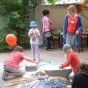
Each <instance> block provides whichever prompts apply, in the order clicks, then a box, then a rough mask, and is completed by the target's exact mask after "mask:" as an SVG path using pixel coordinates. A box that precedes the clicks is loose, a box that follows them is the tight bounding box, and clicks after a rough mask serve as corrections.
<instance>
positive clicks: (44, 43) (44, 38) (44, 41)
mask: <svg viewBox="0 0 88 88" xmlns="http://www.w3.org/2000/svg"><path fill="white" fill-rule="evenodd" d="M43 46H44V47H46V37H45V36H44V34H43Z"/></svg>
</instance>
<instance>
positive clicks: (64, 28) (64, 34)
mask: <svg viewBox="0 0 88 88" xmlns="http://www.w3.org/2000/svg"><path fill="white" fill-rule="evenodd" d="M67 26H68V14H67V15H66V16H65V18H64V24H63V38H64V39H65V37H66V33H67Z"/></svg>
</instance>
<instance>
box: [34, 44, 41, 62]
mask: <svg viewBox="0 0 88 88" xmlns="http://www.w3.org/2000/svg"><path fill="white" fill-rule="evenodd" d="M35 56H36V60H39V61H40V52H39V46H38V44H35Z"/></svg>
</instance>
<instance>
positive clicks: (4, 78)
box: [2, 70, 8, 81]
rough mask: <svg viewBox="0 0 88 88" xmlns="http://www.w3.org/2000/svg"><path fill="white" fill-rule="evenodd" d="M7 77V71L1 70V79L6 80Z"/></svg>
mask: <svg viewBox="0 0 88 88" xmlns="http://www.w3.org/2000/svg"><path fill="white" fill-rule="evenodd" d="M7 77H8V72H7V71H5V70H4V71H3V74H2V79H3V80H4V81H6V80H7Z"/></svg>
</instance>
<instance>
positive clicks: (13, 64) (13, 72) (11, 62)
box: [2, 46, 38, 81]
mask: <svg viewBox="0 0 88 88" xmlns="http://www.w3.org/2000/svg"><path fill="white" fill-rule="evenodd" d="M24 59H25V60H27V61H29V62H32V63H36V64H38V62H37V61H33V60H32V59H30V58H29V57H27V56H25V55H24V53H23V48H22V47H21V46H15V47H14V49H13V51H12V52H11V54H10V56H9V57H8V58H7V59H6V60H5V61H4V66H3V67H4V71H3V75H2V79H3V80H5V81H6V80H7V77H8V76H23V75H24V74H25V71H24V70H22V69H21V67H20V66H19V64H20V62H21V61H23V60H24Z"/></svg>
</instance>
